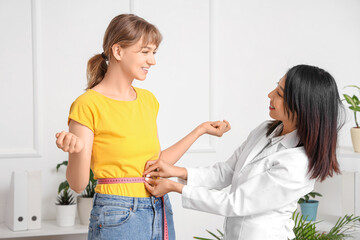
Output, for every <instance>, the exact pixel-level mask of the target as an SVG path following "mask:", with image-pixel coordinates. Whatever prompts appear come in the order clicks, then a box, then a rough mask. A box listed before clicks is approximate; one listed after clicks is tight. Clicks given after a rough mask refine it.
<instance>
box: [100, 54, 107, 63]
mask: <svg viewBox="0 0 360 240" xmlns="http://www.w3.org/2000/svg"><path fill="white" fill-rule="evenodd" d="M101 57H102V58H103V59H104V60H105V61H107V60H108V58H107V56H106V55H105V53H104V52H102V53H101Z"/></svg>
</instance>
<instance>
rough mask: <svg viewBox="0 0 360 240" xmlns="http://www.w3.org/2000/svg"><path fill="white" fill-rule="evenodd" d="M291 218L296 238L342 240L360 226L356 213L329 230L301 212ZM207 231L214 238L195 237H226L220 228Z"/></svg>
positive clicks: (342, 218) (359, 219)
mask: <svg viewBox="0 0 360 240" xmlns="http://www.w3.org/2000/svg"><path fill="white" fill-rule="evenodd" d="M291 219H292V220H294V222H295V225H294V228H293V231H294V234H295V240H341V239H344V238H348V237H350V238H351V234H352V233H353V232H354V230H355V229H356V228H357V227H359V226H360V217H359V216H358V217H356V216H354V215H350V216H349V215H345V216H343V217H339V219H338V220H337V222H336V223H335V225H334V226H333V227H332V228H331V229H330V230H329V231H328V232H323V231H318V230H316V226H317V224H318V223H319V222H312V221H310V222H309V221H306V220H304V219H303V218H302V217H300V213H299V212H296V211H295V212H294V213H293V215H292V218H291ZM206 231H207V232H208V233H209V234H210V235H211V236H213V237H214V238H203V237H194V238H195V239H202V240H222V239H224V234H223V233H222V232H221V231H220V230H218V229H217V231H218V233H219V235H217V234H215V233H212V232H210V231H208V230H206Z"/></svg>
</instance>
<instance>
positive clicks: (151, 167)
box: [144, 163, 159, 175]
mask: <svg viewBox="0 0 360 240" xmlns="http://www.w3.org/2000/svg"><path fill="white" fill-rule="evenodd" d="M158 168H159V164H158V163H155V164H153V165H151V166H150V167H149V168H148V169H146V170H145V172H144V175H146V174H148V173H150V172H154V171H155V169H158Z"/></svg>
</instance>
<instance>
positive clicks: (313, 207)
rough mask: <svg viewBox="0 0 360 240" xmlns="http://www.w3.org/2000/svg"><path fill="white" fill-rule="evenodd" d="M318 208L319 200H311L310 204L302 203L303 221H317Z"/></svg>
mask: <svg viewBox="0 0 360 240" xmlns="http://www.w3.org/2000/svg"><path fill="white" fill-rule="evenodd" d="M318 206H319V201H317V200H309V201H308V202H303V203H300V208H301V214H302V219H304V220H305V219H306V221H315V220H316V214H317V209H318Z"/></svg>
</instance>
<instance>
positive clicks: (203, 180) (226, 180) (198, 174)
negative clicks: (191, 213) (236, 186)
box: [178, 121, 269, 189]
mask: <svg viewBox="0 0 360 240" xmlns="http://www.w3.org/2000/svg"><path fill="white" fill-rule="evenodd" d="M268 123H269V121H266V122H263V123H262V124H260V126H258V127H257V128H255V129H254V130H252V131H251V133H250V134H249V136H248V137H247V139H246V140H245V142H243V144H241V146H240V147H238V148H237V149H236V150H235V152H234V153H233V155H232V156H231V157H230V158H229V159H228V160H227V161H226V162H220V163H216V164H215V165H213V166H210V167H198V168H186V170H187V172H188V174H187V181H185V180H182V179H180V178H178V182H180V183H182V184H184V185H188V186H194V187H205V188H207V189H223V188H225V187H227V186H229V185H230V184H231V181H232V177H233V175H234V170H235V166H236V165H237V161H238V159H239V156H240V155H241V153H242V152H243V149H244V148H245V147H246V146H247V144H248V142H249V141H252V140H253V137H254V136H259V132H264V130H265V129H266V128H267V125H268ZM242 164H243V163H242Z"/></svg>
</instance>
